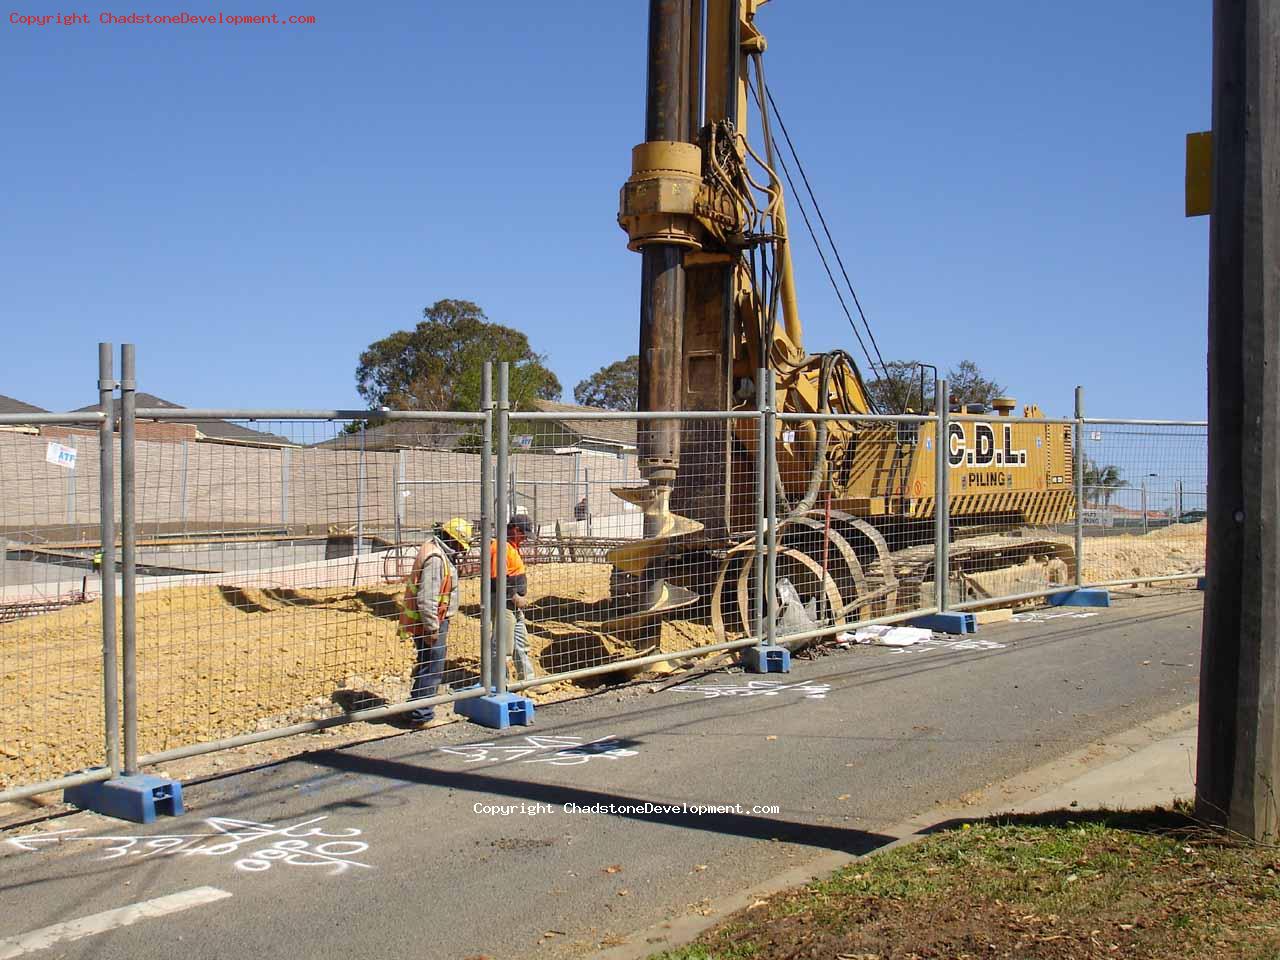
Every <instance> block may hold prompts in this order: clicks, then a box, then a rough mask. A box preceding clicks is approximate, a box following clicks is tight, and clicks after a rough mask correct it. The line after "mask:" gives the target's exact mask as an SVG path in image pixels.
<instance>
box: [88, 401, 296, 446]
mask: <svg viewBox="0 0 1280 960" xmlns="http://www.w3.org/2000/svg"><path fill="white" fill-rule="evenodd" d="M134 399H135V402H136V404H137V406H139V407H144V408H145V407H151V408H162V409H168V410H183V409H185V408H184V407H183V406H182V404H180V403H174V402H173V401H171V400H165V399H164V398H162V397H157V396H156V395H155V394H151V393H137V394H134ZM97 409H98V404H96V403H94V404H90V405H89V406H87V407H80V408H79V409H78V410H76V411H74V412H76V413H87V412H89V411H91V410H97ZM175 422H179V423H190V424H192V425H193V426H194V427H195V428H196V430H197V432H198V433H199V435H200V436H201V437H202V438H206V439H209V440H218V441H222V442H224V443H246V444H257V445H260V446H269V447H291V446H295V445H296V444H294V442H293V441H292V440H289V439H287V438H285V437H281V436H278V435H277V434H274V433H267V432H265V431H263V430H251V429H250V428H249V427H242V426H240V424H238V423H230V422H229V421H226V420H194V419H193V420H183V421H175Z"/></svg>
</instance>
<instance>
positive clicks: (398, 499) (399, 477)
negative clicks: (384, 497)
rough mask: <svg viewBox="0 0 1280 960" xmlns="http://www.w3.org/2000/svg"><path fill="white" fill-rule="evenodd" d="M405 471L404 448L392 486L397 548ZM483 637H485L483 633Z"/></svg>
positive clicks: (401, 527)
mask: <svg viewBox="0 0 1280 960" xmlns="http://www.w3.org/2000/svg"><path fill="white" fill-rule="evenodd" d="M404 480H405V469H404V448H403V447H402V448H400V449H399V450H397V451H396V478H395V481H394V483H393V484H392V492H391V502H392V506H393V507H394V508H395V511H394V516H395V519H396V546H397V547H398V546H399V545H400V538H401V537H403V536H404V523H405V515H404V514H405V509H404V499H405V498H404V495H405V492H406V488H405V485H404ZM481 636H484V634H483V633H482V634H481Z"/></svg>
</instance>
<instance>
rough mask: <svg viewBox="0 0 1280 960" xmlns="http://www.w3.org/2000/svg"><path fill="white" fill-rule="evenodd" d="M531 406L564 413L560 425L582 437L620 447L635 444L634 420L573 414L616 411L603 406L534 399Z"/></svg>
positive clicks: (541, 411) (540, 409)
mask: <svg viewBox="0 0 1280 960" xmlns="http://www.w3.org/2000/svg"><path fill="white" fill-rule="evenodd" d="M533 406H534V407H535V408H536V409H537V410H538V411H539V412H540V413H558V414H564V416H563V418H561V419H560V420H559V423H560V425H561V426H563V427H564V428H565V429H566V430H570V431H572V432H573V433H576V434H577V435H578V436H580V437H582V439H584V440H594V441H596V442H597V443H609V444H614V445H616V446H622V447H634V446H635V445H636V421H634V420H577V419H574V417H573V414H575V413H576V414H582V413H611V412H612V413H616V412H617V411H609V410H605V409H604V408H603V407H580V406H578V405H576V404H572V403H556V402H555V401H552V400H534V401H533Z"/></svg>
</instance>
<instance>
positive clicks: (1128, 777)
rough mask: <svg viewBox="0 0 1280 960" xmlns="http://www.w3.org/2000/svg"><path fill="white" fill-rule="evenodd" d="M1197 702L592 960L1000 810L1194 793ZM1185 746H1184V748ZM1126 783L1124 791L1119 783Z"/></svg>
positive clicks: (626, 951)
mask: <svg viewBox="0 0 1280 960" xmlns="http://www.w3.org/2000/svg"><path fill="white" fill-rule="evenodd" d="M1198 714H1199V704H1194V703H1193V704H1190V705H1188V706H1186V707H1182V708H1181V709H1178V710H1175V711H1172V712H1171V713H1167V714H1164V715H1162V716H1159V717H1156V718H1154V719H1152V720H1149V721H1147V722H1146V723H1143V724H1140V725H1139V726H1137V727H1133V728H1131V729H1129V730H1126V731H1124V732H1122V733H1119V734H1116V735H1114V736H1111V737H1108V738H1106V739H1105V740H1103V741H1097V742H1095V743H1094V744H1091V745H1090V746H1088V747H1084V748H1082V749H1080V750H1076V751H1074V752H1072V753H1069V754H1067V755H1066V756H1065V757H1060V758H1059V759H1057V760H1054V761H1051V762H1049V763H1046V764H1043V765H1041V766H1039V767H1035V768H1034V769H1032V770H1028V771H1027V772H1025V773H1021V774H1019V775H1017V776H1015V777H1011V778H1009V779H1008V780H1005V781H1002V782H1001V783H999V784H993V785H991V786H989V787H986V788H984V790H983V791H981V793H982V794H984V795H992V796H998V797H1000V798H1001V799H994V798H992V799H983V800H978V801H976V802H975V803H973V804H966V805H960V806H954V807H945V808H940V809H938V810H931V811H928V812H926V813H922V814H918V815H917V816H915V817H912V818H910V819H908V820H905V821H903V822H902V823H900V824H898V825H896V826H894V827H891V828H889V829H887V830H878V831H877V832H879V833H883V834H884V835H886V836H890V837H893V838H894V839H893V840H891V841H890V842H889V843H886V844H885V845H884V846H882V847H878V848H877V849H875V850H873V851H871V852H870V853H866V854H862V855H857V854H851V853H842V852H840V853H827V854H823V855H821V856H819V857H817V858H816V859H814V860H811V861H809V862H808V863H806V864H803V865H802V866H798V867H793V868H792V869H790V870H787V871H784V872H783V873H780V874H777V875H776V876H773V877H770V878H769V879H768V880H765V881H763V882H762V883H759V884H757V885H755V886H753V887H750V888H749V889H747V890H743V891H741V892H739V893H734V894H730V895H728V896H726V897H721V898H720V899H718V900H715V901H713V902H712V903H711V905H710V906H709V907H708V908H707V910H706V911H705V913H703V914H697V915H686V916H680V917H673V918H672V919H670V920H666V921H663V922H661V923H658V924H654V925H653V926H650V927H647V928H645V929H643V930H639V931H636V932H634V933H632V934H630V935H629V939H628V941H627V942H626V943H624V944H620V945H618V946H616V947H610V948H608V949H605V950H600V951H597V952H596V953H595V954H593V956H595V957H596V958H598V960H645V958H647V957H649V956H651V955H652V954H654V953H658V952H661V951H663V950H673V949H677V948H679V947H682V946H685V945H687V944H689V943H692V942H693V941H694V940H696V939H697V938H698V937H699V936H701V935H702V934H703V933H705V932H706V931H708V930H710V929H711V928H713V927H715V926H716V925H717V924H719V923H721V922H722V921H724V920H725V919H727V918H728V917H730V916H732V915H733V914H734V913H737V912H738V911H740V910H744V909H746V908H748V907H750V906H752V905H753V904H755V903H757V902H759V901H761V900H765V899H767V898H769V897H771V896H775V895H777V894H779V893H783V892H784V891H786V890H790V889H792V888H794V887H798V886H802V885H804V884H807V883H811V882H812V881H814V880H818V879H821V878H824V877H826V876H828V875H830V874H832V873H834V872H835V871H836V870H839V869H841V868H843V867H847V866H848V865H849V864H851V863H856V862H858V861H860V860H866V859H868V858H870V857H875V856H878V855H879V854H883V853H887V852H888V851H890V850H896V849H897V848H898V847H901V846H904V845H906V844H910V843H916V842H918V841H920V840H923V839H924V838H925V837H927V836H929V835H930V833H931V832H932V831H933V830H934V829H936V828H937V827H938V826H939V825H942V824H947V823H955V822H962V821H971V820H979V819H985V818H988V817H995V816H1000V815H1004V814H1019V813H1042V812H1047V811H1050V810H1059V809H1077V808H1078V809H1079V810H1080V811H1081V812H1082V813H1083V812H1084V811H1086V810H1089V809H1103V810H1105V809H1124V808H1125V807H1135V808H1136V807H1142V806H1152V805H1156V804H1158V803H1168V802H1169V801H1170V800H1172V799H1182V798H1190V797H1191V796H1192V795H1193V794H1194V790H1195V786H1194V770H1195V757H1194V744H1195V741H1196V729H1195V725H1196V718H1197V716H1198ZM1184 743H1185V744H1189V745H1190V750H1191V752H1190V753H1188V751H1187V749H1184V748H1183V744H1184ZM1125 786H1129V787H1131V788H1133V789H1132V790H1131V791H1126V790H1125V789H1123V788H1124V787H1125Z"/></svg>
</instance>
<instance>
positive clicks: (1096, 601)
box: [1049, 589, 1111, 607]
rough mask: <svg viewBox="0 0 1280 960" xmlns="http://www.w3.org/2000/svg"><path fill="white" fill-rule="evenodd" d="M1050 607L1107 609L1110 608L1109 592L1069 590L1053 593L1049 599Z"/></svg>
mask: <svg viewBox="0 0 1280 960" xmlns="http://www.w3.org/2000/svg"><path fill="white" fill-rule="evenodd" d="M1049 606H1051V607H1109V606H1111V591H1110V590H1099V589H1090V590H1071V591H1069V592H1067V593H1055V594H1053V595H1052V596H1051V597H1049Z"/></svg>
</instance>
